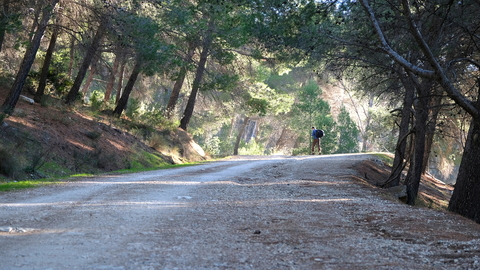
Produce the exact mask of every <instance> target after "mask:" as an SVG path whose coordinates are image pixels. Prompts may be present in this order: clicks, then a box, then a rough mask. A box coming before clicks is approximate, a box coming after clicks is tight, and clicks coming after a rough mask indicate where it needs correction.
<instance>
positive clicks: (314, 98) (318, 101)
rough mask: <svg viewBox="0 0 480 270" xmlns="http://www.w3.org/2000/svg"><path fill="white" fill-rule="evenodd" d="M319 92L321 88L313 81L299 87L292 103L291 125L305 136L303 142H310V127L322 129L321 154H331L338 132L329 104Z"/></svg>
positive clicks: (333, 150) (334, 147) (336, 142)
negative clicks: (294, 101) (295, 98)
mask: <svg viewBox="0 0 480 270" xmlns="http://www.w3.org/2000/svg"><path fill="white" fill-rule="evenodd" d="M321 94H322V90H321V89H320V87H319V86H318V85H317V83H316V82H314V81H310V82H309V83H308V84H306V85H305V86H304V87H302V88H301V90H300V91H299V93H298V100H297V102H296V103H295V104H294V105H293V117H292V119H291V120H292V123H291V125H292V128H293V129H294V130H296V131H297V133H298V134H299V135H300V137H301V138H305V140H304V142H307V141H310V143H311V141H312V140H311V127H312V126H315V127H316V128H318V129H322V130H323V131H324V132H325V136H324V137H323V138H322V139H321V147H322V154H331V153H334V152H335V151H336V148H337V144H338V134H337V131H336V123H335V120H334V119H333V117H332V115H331V112H330V105H328V103H327V102H326V101H324V100H323V99H322V98H320V95H321ZM300 148H304V146H301V147H300Z"/></svg>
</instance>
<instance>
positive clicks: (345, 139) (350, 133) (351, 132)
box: [336, 106, 360, 153]
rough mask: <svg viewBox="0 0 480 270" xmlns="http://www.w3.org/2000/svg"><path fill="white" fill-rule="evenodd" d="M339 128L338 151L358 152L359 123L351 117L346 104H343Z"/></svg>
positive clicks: (338, 123) (338, 121) (339, 117)
mask: <svg viewBox="0 0 480 270" xmlns="http://www.w3.org/2000/svg"><path fill="white" fill-rule="evenodd" d="M337 129H338V132H339V134H340V135H339V142H338V149H337V151H336V152H337V153H357V152H359V147H358V136H359V134H360V132H359V130H358V128H357V124H355V122H353V120H352V118H350V113H348V112H347V110H346V108H345V106H342V108H341V110H340V114H339V115H338V120H337Z"/></svg>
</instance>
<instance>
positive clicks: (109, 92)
mask: <svg viewBox="0 0 480 270" xmlns="http://www.w3.org/2000/svg"><path fill="white" fill-rule="evenodd" d="M119 65H120V53H117V54H116V55H115V60H114V61H113V66H112V71H111V72H110V76H109V77H108V82H107V86H106V88H105V96H104V99H103V101H104V102H105V103H108V101H109V100H110V97H111V96H112V92H113V85H114V84H115V77H116V76H117V73H118V66H119Z"/></svg>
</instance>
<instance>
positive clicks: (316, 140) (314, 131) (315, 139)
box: [312, 127, 322, 155]
mask: <svg viewBox="0 0 480 270" xmlns="http://www.w3.org/2000/svg"><path fill="white" fill-rule="evenodd" d="M318 135H319V134H317V129H315V127H312V138H313V142H312V155H315V146H317V150H318V154H319V155H321V154H322V148H321V147H320V138H321V136H318Z"/></svg>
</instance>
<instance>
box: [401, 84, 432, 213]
mask: <svg viewBox="0 0 480 270" xmlns="http://www.w3.org/2000/svg"><path fill="white" fill-rule="evenodd" d="M430 87H431V82H430V81H429V80H426V81H425V82H423V83H422V85H420V86H419V87H417V92H418V97H417V100H416V102H414V103H413V104H414V108H415V128H414V131H415V138H414V143H415V148H414V151H413V156H412V158H411V162H410V168H409V171H408V175H407V179H405V185H406V187H407V204H409V205H415V200H416V199H417V195H418V189H419V187H420V180H421V178H422V174H423V173H422V168H423V161H424V159H423V157H424V154H425V136H426V133H427V128H426V126H427V121H428V103H429V102H428V99H429V96H428V94H429V93H428V92H429V90H430Z"/></svg>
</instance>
